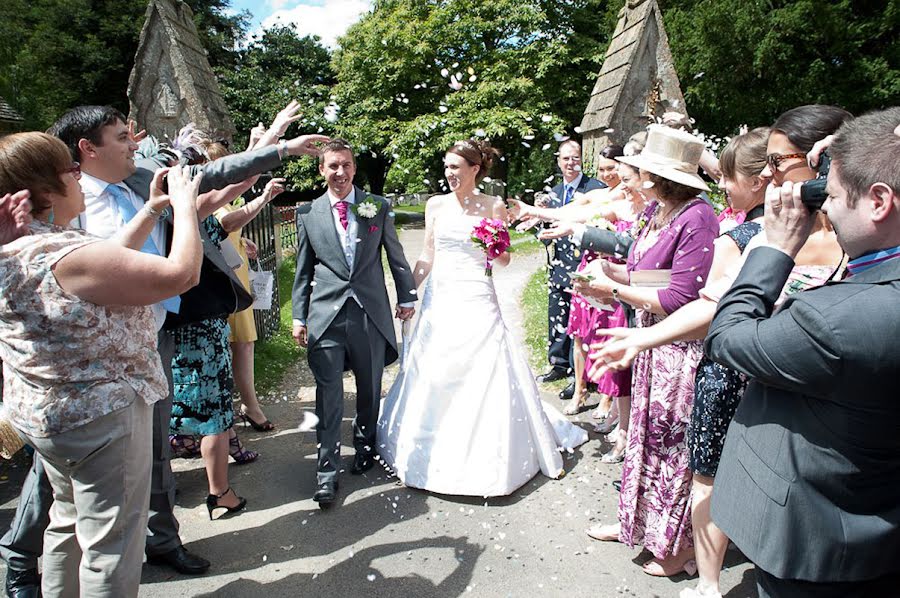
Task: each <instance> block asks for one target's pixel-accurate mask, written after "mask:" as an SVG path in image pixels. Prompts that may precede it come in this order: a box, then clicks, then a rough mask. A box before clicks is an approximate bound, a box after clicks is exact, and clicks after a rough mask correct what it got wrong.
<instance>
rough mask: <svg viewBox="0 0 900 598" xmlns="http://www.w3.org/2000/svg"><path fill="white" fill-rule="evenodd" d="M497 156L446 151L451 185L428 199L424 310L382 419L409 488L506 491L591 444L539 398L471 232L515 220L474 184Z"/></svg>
mask: <svg viewBox="0 0 900 598" xmlns="http://www.w3.org/2000/svg"><path fill="white" fill-rule="evenodd" d="M496 156H497V150H495V149H494V148H492V147H491V146H490V144H488V143H487V142H485V141H479V140H474V139H473V140H467V141H459V142H457V143H455V144H454V145H453V146H452V147H450V149H448V150H447V153H446V156H445V157H444V175H445V176H446V179H447V184H448V185H449V186H450V190H451V193H448V194H447V195H439V196H435V197H432V198H431V199H429V200H428V204H427V205H426V208H425V222H426V226H425V247H424V249H423V251H422V255H421V256H420V257H419V261H418V262H417V263H416V267H415V272H414V273H413V274H414V277H415V283H416V287H417V288H418V287H419V286H420V285H421V283H422V281H424V280H425V279H426V278H427V279H428V281H427V283H426V285H425V293H424V296H423V297H422V307H421V315H420V317H419V320H418V323H417V324H416V326H415V329H414V331H413V333H412V336H411V338H410V340H409V346H408V347H405V348H404V352H405V355H406V360H405V363H404V366H403V368H402V370H401V372H400V374H399V375H398V377H397V380H396V381H395V382H394V385H393V386H392V387H391V389H390V391H389V392H388V394H387V396H386V397H385V399H384V402H383V404H382V407H381V416H380V418H379V420H378V430H377V436H378V452H379V453H380V454H381V456H382V457H383V458H384V460H385V461H386V463H387V465H388V466H390V467H391V468H392V469H393V470H394V471H395V472H396V474H397V476H398V477H399V478H400V480H401V481H402V482H403V483H404V484H406V485H407V486H411V487H414V488H423V489H425V490H430V491H432V492H438V493H442V494H457V495H469V496H504V495H507V494H510V493H512V492H513V491H514V490H516V489H517V488H519V487H520V486H522V485H523V484H525V483H526V482H527V481H528V480H530V479H531V478H532V477H534V476H535V475H536V474H537V472H538V471H541V472H543V473H544V475H547V476H549V477H551V478H558V477H559V476H561V475H562V474H563V473H564V471H563V459H562V455H561V454H560V450H561V449H568V448H574V447H576V446H578V445H580V444H582V443H584V442H586V441H587V433H586V432H585V431H584V430H582V429H581V428H578V427H576V426H574V425H572V424H571V423H570V422H568V421H567V420H566V419H565V418H564V417H563V416H562V414H560V413H559V412H558V411H557V410H555V409H554V408H552V407H550V406H549V405H544V404H543V403H542V401H541V399H540V395H539V394H538V389H537V387H536V386H535V383H534V376H533V375H532V373H531V371H530V369H529V368H528V365H527V363H526V361H525V357H524V355H523V354H522V352H521V351H520V349H519V347H517V346H516V345H515V342H514V339H513V337H512V335H511V334H510V332H509V330H507V328H506V324H505V323H504V321H503V317H502V315H501V313H500V307H499V304H498V302H497V295H496V293H495V291H494V282H493V278H491V277H489V276H486V274H485V254H484V253H483V250H482V249H480V248H478V247H477V246H476V245H475V244H474V243H473V241H472V239H471V236H472V229H473V228H474V227H475V226H476V225H478V224H479V222H480V221H481V219H482V218H496V219H500V220H502V221H503V222H506V221H507V215H506V207H505V205H504V203H503V200H501V199H500V198H498V197H493V196H488V195H484V194H482V193H480V192H479V191H478V189H477V188H476V187H477V185H478V183H480V182H481V180H482V179H483V178H484V176H485V175H486V174H487V173H488V170H489V169H490V167H491V164H492V163H493V161H494V158H495V157H496ZM509 257H510V256H509V254H508V253H503V254H502V255H500V256H499V257H497V258H496V259H495V260H494V264H495V265H506V264H508V263H509ZM429 274H430V276H429Z"/></svg>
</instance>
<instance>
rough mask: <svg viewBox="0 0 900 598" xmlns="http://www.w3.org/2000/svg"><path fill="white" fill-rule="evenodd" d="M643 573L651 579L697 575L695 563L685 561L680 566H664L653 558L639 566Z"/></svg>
mask: <svg viewBox="0 0 900 598" xmlns="http://www.w3.org/2000/svg"><path fill="white" fill-rule="evenodd" d="M641 569H643V571H644V573H646V574H647V575H652V576H653V577H674V576H676V575H680V574H682V573H687V574H688V575H695V574H696V573H697V561H695V560H694V559H688V560H686V561H685V562H684V563H683V564H682V565H680V566H679V565H664V564H663V562H662V561H660V560H659V559H656V558H653V559H650V560H649V561H647V562H646V563H644V564H643V565H642V566H641Z"/></svg>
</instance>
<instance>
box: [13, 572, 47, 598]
mask: <svg viewBox="0 0 900 598" xmlns="http://www.w3.org/2000/svg"><path fill="white" fill-rule="evenodd" d="M6 595H7V596H9V597H10V598H40V596H41V577H40V576H39V575H38V571H37V569H26V570H25V571H16V570H15V569H9V568H7V570H6Z"/></svg>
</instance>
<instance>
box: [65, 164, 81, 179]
mask: <svg viewBox="0 0 900 598" xmlns="http://www.w3.org/2000/svg"><path fill="white" fill-rule="evenodd" d="M67 173H70V174H71V175H72V176H73V177H75V180H76V181H77V180H79V179H81V164H79V163H78V162H72V167H71V168H66V169H65V170H63V171H62V172H61V173H60V174H67Z"/></svg>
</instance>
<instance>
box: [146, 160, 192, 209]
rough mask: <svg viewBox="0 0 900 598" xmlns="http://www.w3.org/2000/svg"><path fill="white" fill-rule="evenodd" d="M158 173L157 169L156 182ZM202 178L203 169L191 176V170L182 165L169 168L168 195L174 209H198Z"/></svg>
mask: <svg viewBox="0 0 900 598" xmlns="http://www.w3.org/2000/svg"><path fill="white" fill-rule="evenodd" d="M158 174H159V171H157V173H156V174H155V175H154V177H153V178H154V182H156V178H157V175H158ZM201 180H203V171H199V172H198V173H197V174H196V175H195V176H194V177H193V178H191V173H190V170H188V169H187V168H183V167H182V166H180V165H178V166H173V167H172V168H170V169H169V171H168V173H167V174H166V181H167V182H168V187H169V191H168V194H167V195H168V199H169V203H170V204H171V205H172V209H173V210H196V209H197V194H198V192H199V190H200V181H201ZM155 186H156V185H154V187H155ZM160 187H161V185H160ZM151 189H152V187H151ZM152 196H153V191H151V197H152Z"/></svg>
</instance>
